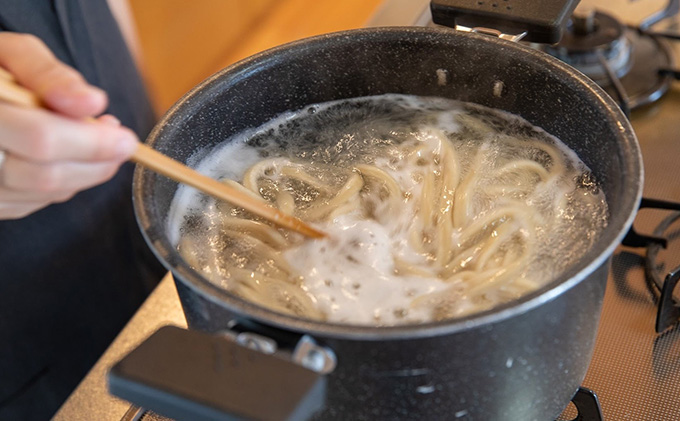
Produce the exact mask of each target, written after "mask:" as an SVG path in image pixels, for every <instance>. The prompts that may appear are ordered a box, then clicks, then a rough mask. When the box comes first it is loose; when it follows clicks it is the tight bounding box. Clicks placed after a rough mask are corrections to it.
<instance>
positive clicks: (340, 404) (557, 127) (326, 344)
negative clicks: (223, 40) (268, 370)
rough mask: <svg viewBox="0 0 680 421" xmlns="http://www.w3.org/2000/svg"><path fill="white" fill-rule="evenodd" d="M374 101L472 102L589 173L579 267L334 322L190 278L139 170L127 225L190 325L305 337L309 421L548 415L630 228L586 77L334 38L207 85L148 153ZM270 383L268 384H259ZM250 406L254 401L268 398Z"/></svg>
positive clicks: (622, 135)
mask: <svg viewBox="0 0 680 421" xmlns="http://www.w3.org/2000/svg"><path fill="white" fill-rule="evenodd" d="M383 93H403V94H415V95H428V96H440V97H446V98H455V99H459V100H463V101H471V102H475V103H478V104H482V105H485V106H488V107H492V108H499V109H502V110H506V111H509V112H511V113H515V114H518V115H520V116H522V117H523V118H525V119H526V120H528V121H529V122H531V123H533V124H534V125H537V126H540V127H542V128H544V129H545V130H546V131H548V132H549V133H551V134H553V135H555V136H557V137H558V138H560V139H561V140H562V141H563V142H564V143H566V144H567V145H568V146H569V147H570V148H572V149H573V150H575V151H576V153H577V154H578V155H579V157H580V158H581V159H582V160H583V161H584V162H585V163H586V164H587V165H588V166H589V167H590V169H591V170H592V173H593V175H594V176H595V178H596V179H597V181H598V182H599V183H600V185H601V187H602V189H603V190H604V192H605V195H606V198H607V202H608V204H609V210H610V214H611V215H610V219H609V224H608V226H607V227H606V229H605V230H604V231H603V232H602V233H601V235H600V237H599V238H598V239H597V241H596V242H595V244H594V246H593V247H592V249H591V250H589V251H588V252H587V253H586V254H585V255H584V256H583V258H581V259H580V260H579V261H578V262H576V263H575V264H573V265H572V266H570V267H569V268H568V269H567V270H566V271H564V273H562V274H561V275H560V276H559V277H558V278H557V279H555V280H554V281H552V282H550V283H548V284H547V285H546V286H544V287H542V288H541V289H539V290H537V291H535V292H533V293H531V294H528V295H526V296H525V297H523V298H521V299H519V300H516V301H514V302H510V303H507V304H504V305H501V306H499V307H497V308H494V309H492V310H488V311H485V312H482V313H479V314H474V315H471V316H467V317H464V318H461V319H456V320H450V321H443V322H436V323H426V324H421V325H412V326H398V327H380V328H378V327H366V326H349V325H340V324H332V323H324V322H318V321H310V320H304V319H301V318H297V317H294V316H290V315H285V314H279V313H277V312H274V311H270V310H268V309H266V308H262V307H259V306H257V305H255V304H251V303H249V302H246V301H244V300H242V299H240V298H238V297H236V296H234V295H232V294H230V293H229V292H227V291H225V290H222V289H220V288H219V287H217V286H215V285H213V284H212V283H210V282H209V281H208V280H206V279H205V278H204V277H203V276H201V274H200V273H198V272H196V271H195V270H193V269H192V268H191V267H190V266H189V265H188V264H187V262H185V261H184V260H183V259H182V257H180V255H179V254H178V252H177V251H176V249H175V247H174V245H173V244H172V243H171V242H170V240H169V238H168V234H167V215H168V210H169V207H170V203H171V201H172V198H173V195H174V194H175V191H176V190H177V187H178V185H177V184H176V183H175V182H173V181H171V180H168V179H166V178H164V177H162V176H159V175H157V174H155V173H153V172H150V171H147V170H145V169H143V168H138V169H137V171H136V174H135V180H134V200H135V209H136V212H137V216H138V220H139V223H140V226H141V228H142V230H143V232H144V235H145V236H146V238H147V241H148V243H149V244H150V245H151V247H152V248H153V250H154V251H155V253H156V255H157V256H158V257H159V258H160V259H161V260H162V262H163V263H164V264H165V265H166V267H167V268H168V269H169V270H171V271H172V273H173V275H174V278H175V281H176V285H177V290H178V292H179V297H180V300H181V302H182V306H183V309H184V311H185V314H186V317H187V321H188V324H189V327H190V328H191V329H195V330H200V331H207V332H219V331H224V330H228V329H230V328H231V329H238V330H239V332H243V331H247V332H256V333H258V332H259V333H260V334H262V335H263V336H267V337H269V338H273V339H274V341H275V342H277V344H278V347H279V350H281V349H282V348H284V349H285V348H286V347H287V346H292V345H291V344H295V343H296V342H297V340H298V339H299V338H300V337H301V336H302V335H307V336H306V337H305V339H306V340H311V341H313V342H314V343H315V344H316V348H315V349H316V351H318V352H317V354H315V355H316V356H317V357H318V356H319V354H323V357H322V360H323V361H322V362H323V363H322V364H321V366H317V367H316V369H317V370H320V371H322V372H324V371H325V372H328V371H330V372H328V373H327V374H326V375H325V382H326V384H325V387H326V390H325V404H324V405H323V408H322V409H321V410H320V411H319V412H317V414H316V415H315V419H319V420H329V419H342V420H368V419H370V420H376V419H385V420H393V419H414V420H416V419H418V420H420V419H423V420H425V419H427V420H434V419H440V420H444V419H445V420H451V419H465V420H549V419H555V418H556V417H557V416H558V415H559V414H560V413H561V412H562V410H563V409H564V408H565V407H566V405H567V404H568V403H569V400H570V399H571V398H572V396H573V395H574V393H575V391H576V390H577V389H578V387H579V385H580V383H581V382H582V380H583V378H584V376H585V373H586V369H587V367H588V364H589V361H590V358H591V355H592V351H593V344H594V340H595V334H596V330H597V325H598V320H599V316H600V310H601V304H602V300H603V296H604V290H605V284H606V279H607V273H608V265H609V259H610V256H611V255H612V253H613V251H614V248H615V247H616V246H617V245H618V244H619V242H620V240H621V239H622V237H623V235H624V234H625V233H626V231H627V230H628V228H629V227H630V225H631V223H632V220H633V217H634V214H635V211H636V207H637V204H638V201H639V199H640V195H641V187H642V164H641V157H640V151H639V147H638V144H637V141H636V138H635V135H634V133H633V130H632V129H631V126H630V124H629V122H628V121H627V120H626V118H625V116H624V115H623V114H622V113H621V111H620V110H619V108H618V107H617V105H616V104H615V103H614V102H613V101H612V100H611V99H610V98H609V97H608V96H607V95H606V94H605V93H604V92H603V91H602V90H601V89H600V88H599V87H598V86H596V85H595V84H594V83H593V82H591V81H590V80H589V79H588V78H586V77H585V76H583V75H581V74H580V73H579V72H577V71H575V70H574V69H573V68H571V67H569V66H567V65H565V64H563V63H562V62H560V61H558V60H556V59H553V58H551V57H549V56H547V55H546V54H544V53H541V52H539V51H535V50H532V49H530V48H527V47H525V46H522V45H519V44H517V43H512V42H508V41H504V40H502V39H498V38H492V37H488V36H483V35H477V34H474V33H461V32H456V31H452V30H447V29H436V28H380V29H362V30H355V31H349V32H340V33H334V34H330V35H323V36H318V37H315V38H310V39H306V40H302V41H298V42H294V43H291V44H287V45H284V46H282V47H278V48H275V49H272V50H269V51H266V52H264V53H261V54H258V55H256V56H253V57H251V58H248V59H246V60H244V61H242V62H240V63H237V64H235V65H233V66H230V67H228V68H226V69H224V70H223V71H221V72H219V73H217V74H215V75H213V76H212V77H210V78H209V79H208V80H206V81H205V82H203V83H202V84H200V85H199V86H197V87H196V88H195V89H193V90H192V91H191V92H189V93H188V94H187V95H186V96H185V97H183V98H182V99H181V100H180V101H179V102H178V103H177V104H176V105H175V106H174V107H173V108H172V109H171V110H170V111H169V112H168V113H167V114H166V115H165V116H164V117H163V119H162V120H161V122H160V123H159V124H158V125H157V126H156V128H155V129H154V131H153V132H152V134H151V135H150V137H149V139H148V143H149V144H150V145H151V146H153V147H154V148H156V149H157V150H159V151H161V152H162V153H164V154H167V155H169V156H171V157H172V158H175V159H177V160H179V161H183V162H186V161H187V159H188V158H189V157H190V156H192V155H193V154H194V153H196V152H197V151H200V150H206V149H205V148H206V147H211V146H213V145H216V144H218V143H220V142H222V141H223V140H224V139H226V138H229V137H230V136H231V135H233V134H235V133H237V132H239V131H242V130H244V129H246V128H251V127H256V126H259V125H260V124H262V123H264V122H265V121H267V120H269V119H271V118H272V117H274V116H276V115H278V114H280V113H282V112H284V111H287V110H295V109H300V108H302V107H304V106H306V105H308V104H312V103H318V102H323V101H329V100H334V99H339V98H350V97H358V96H366V95H376V94H383ZM225 340H226V339H225ZM189 342H190V341H189ZM250 342H252V341H250ZM255 342H257V341H255ZM255 348H258V349H260V351H263V350H264V348H266V346H255ZM324 353H325V354H324ZM333 354H334V355H335V358H337V361H336V362H335V363H334V362H333V361H331V360H332V359H333V358H332V355H333ZM280 355H287V354H285V353H283V354H281V353H279V356H278V357H277V358H280ZM185 362H186V359H185ZM308 367H311V368H314V364H311V365H308ZM324 367H325V368H324ZM166 369H167V368H166ZM331 370H332V371H331ZM265 380H267V379H265ZM268 380H271V381H279V380H280V379H277V378H276V374H272V376H271V378H270V379H268ZM192 390H193V389H192ZM256 402H258V405H260V406H267V405H268V396H259V397H258V399H257V400H256ZM244 414H246V415H247V413H242V414H241V415H242V416H243V415H244Z"/></svg>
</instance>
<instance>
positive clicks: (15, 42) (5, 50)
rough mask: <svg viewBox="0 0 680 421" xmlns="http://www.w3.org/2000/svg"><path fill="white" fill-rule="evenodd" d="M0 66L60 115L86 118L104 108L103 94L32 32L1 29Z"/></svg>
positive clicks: (105, 102) (105, 98) (104, 97)
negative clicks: (23, 32)
mask: <svg viewBox="0 0 680 421" xmlns="http://www.w3.org/2000/svg"><path fill="white" fill-rule="evenodd" d="M0 66H2V67H3V68H5V69H7V70H8V72H9V73H10V74H11V75H12V76H14V78H15V79H16V80H17V81H18V82H19V83H20V84H21V85H23V86H25V87H26V88H28V89H29V90H31V91H33V92H35V93H36V94H38V96H40V97H41V98H42V99H43V100H44V101H45V103H46V104H47V105H48V106H49V107H50V108H52V109H54V110H55V111H58V112H60V113H62V114H65V115H68V116H71V117H87V116H93V115H97V114H100V113H101V112H102V111H104V109H105V108H106V105H107V102H108V100H107V97H106V94H105V93H104V92H103V91H102V90H101V89H99V88H96V87H94V86H92V85H90V84H88V83H87V82H86V81H85V79H84V78H83V76H82V75H81V74H80V73H78V72H77V71H76V70H74V69H73V68H71V67H70V66H67V65H66V64H64V63H62V62H61V61H59V60H58V59H57V58H56V57H55V56H54V54H52V52H51V51H50V50H49V48H47V46H46V45H45V44H44V43H43V42H42V41H41V40H40V39H39V38H37V37H35V36H33V35H28V34H16V33H11V32H0Z"/></svg>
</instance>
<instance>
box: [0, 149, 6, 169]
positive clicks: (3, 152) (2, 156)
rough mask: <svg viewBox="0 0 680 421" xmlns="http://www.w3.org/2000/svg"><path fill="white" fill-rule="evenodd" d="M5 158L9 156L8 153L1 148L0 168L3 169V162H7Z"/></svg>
mask: <svg viewBox="0 0 680 421" xmlns="http://www.w3.org/2000/svg"><path fill="white" fill-rule="evenodd" d="M5 158H7V153H6V152H5V151H3V150H2V149H0V170H2V164H4V163H5Z"/></svg>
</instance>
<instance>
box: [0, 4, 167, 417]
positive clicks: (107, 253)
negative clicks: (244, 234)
mask: <svg viewBox="0 0 680 421" xmlns="http://www.w3.org/2000/svg"><path fill="white" fill-rule="evenodd" d="M0 29H2V30H5V31H14V32H23V33H32V34H35V35H37V36H38V37H40V38H41V39H42V40H43V41H44V42H45V43H46V44H47V45H48V47H49V48H50V49H51V50H52V51H53V52H54V53H55V55H56V56H57V57H58V58H59V59H60V60H62V61H63V62H65V63H67V64H69V65H71V66H73V67H75V68H76V69H77V70H78V71H80V72H81V73H82V74H83V75H84V76H85V78H86V79H87V80H88V81H89V82H90V83H92V84H94V85H97V86H99V87H101V88H102V89H104V90H105V91H106V92H107V93H108V94H109V99H110V107H109V109H108V110H107V112H108V113H111V114H113V115H115V116H116V117H118V118H119V119H120V120H121V121H122V123H123V124H124V125H126V126H128V127H130V128H132V129H133V130H135V131H136V132H137V134H138V135H139V136H140V138H142V139H144V137H145V136H146V135H147V133H148V132H149V130H150V129H151V127H152V125H153V114H152V111H151V108H150V106H149V102H148V100H147V98H146V96H145V93H144V92H145V91H144V87H143V84H142V82H141V80H140V78H139V75H138V74H137V71H136V69H135V67H134V63H133V61H132V59H131V57H130V54H129V52H128V50H127V48H126V46H125V43H124V41H123V39H122V36H121V34H120V31H119V29H118V27H117V26H116V23H115V21H114V19H113V17H112V15H111V12H110V11H109V9H108V7H107V5H106V0H53V1H49V0H0ZM131 179H132V166H131V165H130V164H126V165H125V166H124V167H123V168H122V169H121V171H120V172H119V173H118V174H117V175H116V177H115V178H114V179H113V180H111V181H110V182H108V183H106V184H104V185H101V186H98V187H96V188H93V189H90V190H87V191H85V192H81V193H79V194H77V195H76V196H75V197H74V198H73V199H72V200H70V201H68V202H66V203H62V204H56V205H51V206H49V207H47V208H45V209H43V210H40V211H38V212H36V213H34V214H32V215H30V216H28V217H25V218H22V219H19V220H12V221H0V420H23V419H25V420H41V419H48V418H49V417H50V416H52V415H53V414H54V412H55V411H56V410H57V409H58V408H59V406H60V405H61V404H62V403H63V401H64V400H65V399H66V398H67V397H68V395H69V394H70V392H71V391H72V390H73V389H74V388H75V387H76V386H77V384H78V382H79V381H80V380H81V379H82V377H83V376H84V375H85V374H86V373H87V372H88V370H89V369H90V368H91V367H92V365H93V364H94V363H95V362H96V360H97V358H98V357H99V356H100V355H101V353H102V352H103V351H104V350H105V349H106V347H107V346H108V345H109V343H110V342H111V341H112V340H113V338H114V337H115V335H116V334H117V333H118V332H119V331H120V329H121V328H122V327H123V326H124V324H125V323H126V322H127V321H128V320H129V318H130V317H131V316H132V314H133V313H134V312H135V310H136V309H137V308H138V307H139V305H140V304H141V303H142V301H143V300H144V298H145V297H146V296H147V295H148V293H149V292H150V291H151V289H152V288H153V287H154V286H155V284H156V283H157V282H158V280H160V278H161V277H162V275H163V273H164V271H163V269H162V267H161V266H160V265H159V264H158V262H157V261H156V259H155V258H154V257H153V256H152V254H151V253H150V251H149V250H148V248H147V247H146V245H145V244H144V242H143V239H142V237H141V234H140V231H139V229H138V227H137V224H136V222H135V219H134V214H133V210H132V202H131Z"/></svg>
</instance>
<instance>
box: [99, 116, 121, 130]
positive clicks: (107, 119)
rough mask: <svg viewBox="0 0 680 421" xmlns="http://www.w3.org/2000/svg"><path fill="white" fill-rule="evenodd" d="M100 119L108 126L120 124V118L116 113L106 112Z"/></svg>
mask: <svg viewBox="0 0 680 421" xmlns="http://www.w3.org/2000/svg"><path fill="white" fill-rule="evenodd" d="M99 121H100V122H102V123H103V124H106V125H107V126H111V127H119V126H120V120H118V118H117V117H116V116H114V115H111V114H106V115H103V116H101V117H99Z"/></svg>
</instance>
